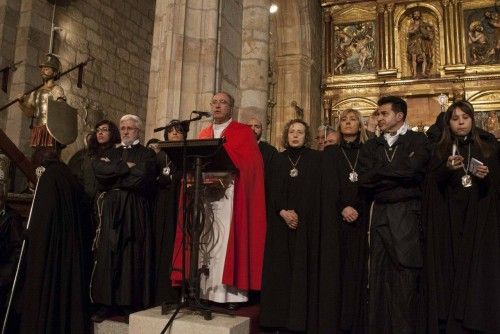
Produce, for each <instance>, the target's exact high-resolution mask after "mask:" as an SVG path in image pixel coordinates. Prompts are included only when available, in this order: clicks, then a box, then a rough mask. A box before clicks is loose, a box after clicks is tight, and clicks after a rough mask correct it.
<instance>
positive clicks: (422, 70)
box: [322, 0, 500, 137]
mask: <svg viewBox="0 0 500 334" xmlns="http://www.w3.org/2000/svg"><path fill="white" fill-rule="evenodd" d="M322 7H323V29H324V35H323V36H324V44H323V52H324V54H323V62H324V63H323V68H324V72H323V120H324V121H325V122H326V123H330V124H334V123H336V121H337V119H336V116H337V115H338V112H339V111H340V110H343V109H346V108H355V109H358V110H360V111H361V112H362V113H363V115H365V116H369V115H370V114H371V113H372V112H373V111H374V109H375V108H376V101H377V99H378V98H379V97H380V96H383V95H389V94H391V95H398V96H402V97H404V98H405V99H406V100H407V102H408V106H409V113H408V123H409V124H410V125H411V126H413V127H414V126H416V127H418V128H419V129H423V128H424V127H425V126H428V125H430V124H432V123H434V120H435V118H436V116H437V115H438V114H439V112H440V111H441V109H442V108H445V107H446V104H447V103H449V102H450V101H453V100H455V99H460V98H466V99H467V100H469V101H470V102H471V103H472V104H473V105H474V107H475V110H476V112H477V123H478V125H479V126H482V127H484V128H486V129H488V130H490V131H491V132H496V135H497V137H500V129H499V125H498V123H499V122H498V111H500V1H499V2H498V3H495V1H490V0H477V1H476V0H467V1H461V0H434V1H425V2H424V1H405V0H398V1H384V0H376V1H362V0H361V1H356V0H354V1H352V0H351V1H342V0H340V1H327V0H323V1H322ZM447 101H448V102H447Z"/></svg>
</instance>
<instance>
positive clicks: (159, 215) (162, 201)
mask: <svg viewBox="0 0 500 334" xmlns="http://www.w3.org/2000/svg"><path fill="white" fill-rule="evenodd" d="M184 136H185V134H184V130H183V128H182V125H181V124H180V122H179V121H177V120H172V121H171V122H170V123H169V124H168V125H167V127H166V128H165V132H164V137H165V141H182V140H184ZM157 142H158V140H150V141H148V144H147V147H149V148H152V149H153V150H154V151H155V153H156V175H157V178H156V193H155V196H154V199H153V202H152V212H153V214H152V216H153V229H152V230H153V239H154V242H153V246H154V247H153V248H154V266H153V304H155V305H158V304H160V303H162V302H167V303H172V302H175V301H176V300H177V293H176V291H175V290H174V289H173V288H172V281H171V279H170V274H171V272H172V253H173V250H174V239H175V230H176V226H177V214H178V207H179V191H180V185H181V182H180V181H181V177H182V173H181V172H180V171H178V170H177V169H176V167H175V166H174V164H173V163H172V160H170V159H169V158H168V156H167V154H166V153H165V151H163V150H160V149H159V148H158V145H157V144H156V143H157Z"/></svg>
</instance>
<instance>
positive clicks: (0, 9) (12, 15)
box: [0, 0, 21, 129]
mask: <svg viewBox="0 0 500 334" xmlns="http://www.w3.org/2000/svg"><path fill="white" fill-rule="evenodd" d="M20 9H21V4H20V2H19V1H18V0H0V22H2V23H1V24H0V69H2V68H4V67H5V66H8V65H11V64H13V63H14V52H15V43H16V30H17V26H18V23H19V11H20ZM10 75H12V73H11V74H10ZM1 79H2V78H1V77H0V80H1ZM10 88H11V85H10V82H9V85H8V91H10ZM7 102H8V95H7V94H6V93H4V92H3V91H0V106H2V105H4V104H6V103H7ZM7 116H8V114H7V111H4V112H0V127H1V128H2V129H3V128H5V124H6V122H7Z"/></svg>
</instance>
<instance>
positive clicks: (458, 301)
mask: <svg viewBox="0 0 500 334" xmlns="http://www.w3.org/2000/svg"><path fill="white" fill-rule="evenodd" d="M481 137H482V140H483V142H485V143H487V145H489V146H490V147H491V148H492V149H493V153H492V155H491V157H489V158H485V157H484V156H483V155H482V154H481V152H480V150H479V149H478V147H477V145H476V144H474V143H473V142H472V143H471V155H472V157H474V158H476V159H478V160H480V161H481V162H483V163H484V164H486V165H487V166H488V167H489V171H490V173H489V175H488V176H487V177H486V178H485V179H484V180H480V179H478V178H476V177H475V176H472V184H473V185H472V187H470V188H464V187H463V186H462V184H461V177H462V176H463V175H464V171H463V170H458V171H449V170H448V169H447V168H446V159H447V158H448V157H443V158H440V157H439V155H438V154H437V153H434V154H433V157H432V160H431V163H430V168H429V169H430V170H429V173H428V177H427V180H426V187H425V189H426V191H425V198H424V202H423V213H422V214H423V217H424V222H426V225H425V227H426V228H425V232H426V236H427V238H426V239H427V242H426V267H425V268H426V272H427V277H428V282H427V290H428V333H431V334H433V333H439V327H440V326H441V327H442V328H446V330H447V333H471V332H474V333H476V331H477V332H480V333H500V257H499V256H498V255H499V254H500V225H499V222H500V215H499V207H500V200H499V198H500V197H499V191H500V182H499V175H500V164H499V161H498V160H499V158H498V149H497V148H495V146H496V142H495V141H493V140H491V138H489V136H481ZM467 146H468V144H467V143H459V145H458V149H459V152H462V155H464V154H465V156H466V155H467V153H464V152H467V151H468V148H467ZM495 150H496V151H495ZM450 154H451V152H450Z"/></svg>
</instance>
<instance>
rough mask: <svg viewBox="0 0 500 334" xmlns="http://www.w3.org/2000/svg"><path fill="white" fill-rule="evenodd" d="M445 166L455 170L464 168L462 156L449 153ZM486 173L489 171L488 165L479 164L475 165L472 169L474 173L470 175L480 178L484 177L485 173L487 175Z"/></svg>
mask: <svg viewBox="0 0 500 334" xmlns="http://www.w3.org/2000/svg"><path fill="white" fill-rule="evenodd" d="M446 167H447V168H448V169H450V170H457V169H461V168H464V167H465V166H464V157H462V156H461V155H450V156H449V157H448V160H447V161H446ZM488 173H489V169H488V166H486V165H480V166H477V167H476V170H475V171H474V173H472V175H474V176H476V177H478V178H480V179H484V178H485V177H486V175H488Z"/></svg>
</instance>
